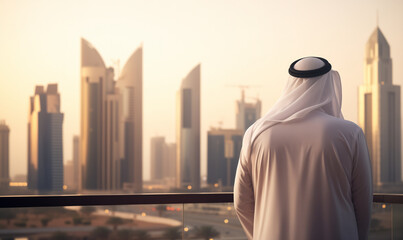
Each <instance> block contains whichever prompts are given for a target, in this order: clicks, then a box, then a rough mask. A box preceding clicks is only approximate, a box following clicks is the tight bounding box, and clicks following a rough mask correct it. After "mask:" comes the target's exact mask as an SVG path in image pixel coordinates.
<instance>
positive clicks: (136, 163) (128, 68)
mask: <svg viewBox="0 0 403 240" xmlns="http://www.w3.org/2000/svg"><path fill="white" fill-rule="evenodd" d="M117 85H118V88H119V90H120V93H121V94H122V96H123V102H122V106H121V108H122V109H123V118H122V120H121V121H122V122H121V124H122V125H123V129H124V131H123V132H124V159H123V162H122V166H121V181H122V183H131V184H132V185H133V189H134V190H135V191H137V192H139V191H141V190H142V187H143V172H142V169H143V47H139V48H137V50H136V51H134V53H133V54H132V55H131V56H130V58H129V60H127V62H126V64H125V66H124V67H123V70H122V72H121V74H120V76H119V80H118V82H117Z"/></svg>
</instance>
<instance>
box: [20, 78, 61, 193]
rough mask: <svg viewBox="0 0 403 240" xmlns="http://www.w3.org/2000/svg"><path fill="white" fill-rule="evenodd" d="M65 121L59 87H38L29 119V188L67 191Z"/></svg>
mask: <svg viewBox="0 0 403 240" xmlns="http://www.w3.org/2000/svg"><path fill="white" fill-rule="evenodd" d="M63 118H64V114H63V113H61V112H60V94H59V93H58V90H57V84H49V85H48V87H47V89H46V90H45V88H44V87H43V86H36V88H35V94H34V95H33V96H32V97H30V108H29V117H28V188H29V189H32V190H38V191H40V192H41V191H45V192H48V191H61V190H62V189H63Z"/></svg>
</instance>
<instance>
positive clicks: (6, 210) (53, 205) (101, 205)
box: [0, 193, 403, 239]
mask: <svg viewBox="0 0 403 240" xmlns="http://www.w3.org/2000/svg"><path fill="white" fill-rule="evenodd" d="M232 199H233V196H232V193H200V194H153V195H98V196H94V195H90V196H87V195H74V196H18V197H17V196H7V197H0V239H246V236H245V234H244V232H243V230H242V227H241V225H240V223H239V221H238V219H237V217H236V215H235V212H234V209H233V203H232ZM402 199H403V197H402V196H401V195H380V194H376V195H375V196H374V205H373V211H372V221H371V230H370V237H369V239H402V238H403V201H402Z"/></svg>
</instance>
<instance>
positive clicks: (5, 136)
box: [0, 121, 10, 189]
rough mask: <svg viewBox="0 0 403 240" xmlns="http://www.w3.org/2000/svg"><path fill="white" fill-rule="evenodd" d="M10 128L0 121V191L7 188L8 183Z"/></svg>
mask: <svg viewBox="0 0 403 240" xmlns="http://www.w3.org/2000/svg"><path fill="white" fill-rule="evenodd" d="M9 141H10V128H9V127H8V126H7V125H6V122H5V121H0V189H5V188H7V187H8V184H9V182H10V175H9V157H10V155H9V154H10V153H9V150H10V145H9Z"/></svg>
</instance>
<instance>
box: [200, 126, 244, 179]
mask: <svg viewBox="0 0 403 240" xmlns="http://www.w3.org/2000/svg"><path fill="white" fill-rule="evenodd" d="M242 138H243V131H242V130H239V129H221V128H218V129H215V128H212V129H210V131H208V133H207V183H208V184H209V185H216V186H217V185H222V186H234V179H235V173H236V168H237V166H238V160H239V153H240V152H241V147H242Z"/></svg>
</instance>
